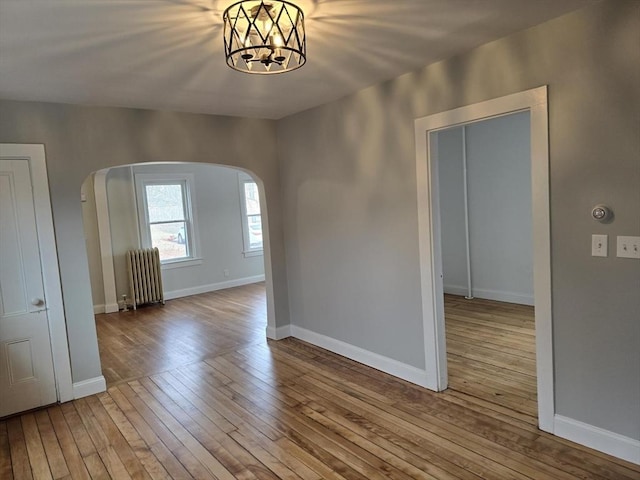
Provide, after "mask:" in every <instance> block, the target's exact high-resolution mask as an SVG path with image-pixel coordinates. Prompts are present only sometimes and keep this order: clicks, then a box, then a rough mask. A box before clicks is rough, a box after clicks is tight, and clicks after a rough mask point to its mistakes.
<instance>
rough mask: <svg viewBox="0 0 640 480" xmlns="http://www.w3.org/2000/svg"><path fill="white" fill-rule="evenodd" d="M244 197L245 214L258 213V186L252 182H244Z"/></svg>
mask: <svg viewBox="0 0 640 480" xmlns="http://www.w3.org/2000/svg"><path fill="white" fill-rule="evenodd" d="M244 198H245V199H246V205H247V215H260V197H259V196H258V186H257V185H256V184H255V183H254V182H245V184H244Z"/></svg>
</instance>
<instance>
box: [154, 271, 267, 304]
mask: <svg viewBox="0 0 640 480" xmlns="http://www.w3.org/2000/svg"><path fill="white" fill-rule="evenodd" d="M258 282H264V275H255V276H253V277H244V278H237V279H235V280H227V281H226V282H218V283H210V284H209V285H199V286H197V287H191V288H183V289H180V290H172V291H170V292H164V299H165V300H172V299H174V298H182V297H188V296H190V295H198V294H200V293H208V292H215V291H216V290H224V289H225V288H233V287H240V286H242V285H249V284H250V283H258Z"/></svg>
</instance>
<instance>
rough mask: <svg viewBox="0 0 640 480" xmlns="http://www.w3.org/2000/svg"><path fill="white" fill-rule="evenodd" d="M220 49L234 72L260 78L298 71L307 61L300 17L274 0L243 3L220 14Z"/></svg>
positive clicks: (289, 6) (292, 7)
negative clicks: (250, 74) (221, 21)
mask: <svg viewBox="0 0 640 480" xmlns="http://www.w3.org/2000/svg"><path fill="white" fill-rule="evenodd" d="M222 18H223V20H224V50H225V55H226V57H227V65H229V66H230V67H231V68H233V69H234V70H238V71H240V72H246V73H257V74H262V75H268V74H274V73H283V72H288V71H290V70H295V69H296V68H300V67H301V66H302V65H304V63H305V62H306V61H307V47H306V40H305V30H304V14H303V13H302V10H301V9H300V8H299V7H297V6H296V5H294V4H292V3H289V2H286V1H277V0H268V1H256V0H245V1H242V2H237V3H234V4H233V5H231V6H230V7H229V8H227V9H226V10H225V11H224V14H223V16H222Z"/></svg>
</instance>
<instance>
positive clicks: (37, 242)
mask: <svg viewBox="0 0 640 480" xmlns="http://www.w3.org/2000/svg"><path fill="white" fill-rule="evenodd" d="M0 166H1V168H0V171H1V172H2V174H1V177H0V180H1V186H0V198H1V200H0V201H1V205H0V215H1V216H2V219H1V220H0V228H1V229H2V231H1V232H0V261H1V262H2V268H1V270H2V271H1V272H0V283H1V285H0V288H2V293H1V294H0V297H2V299H1V301H2V305H1V306H0V312H2V313H0V322H1V324H0V326H1V328H0V344H1V346H0V382H2V383H1V385H0V416H2V415H6V414H7V413H8V412H12V413H13V412H15V411H22V410H25V409H29V408H33V407H34V406H37V405H44V404H48V403H52V402H56V401H61V402H65V401H68V400H72V399H73V386H72V379H71V365H70V359H69V350H68V343H67V332H66V322H65V316H64V309H63V304H62V291H61V285H60V274H59V270H58V257H57V250H56V244H55V237H54V230H53V219H52V215H51V204H50V200H49V186H48V181H47V172H46V163H45V155H44V146H43V145H25V144H0ZM17 242H19V243H17ZM21 312H22V313H21ZM18 317H21V318H20V320H19V321H18ZM31 362H33V363H32V364H30V363H31ZM5 382H6V383H5ZM18 391H21V392H22V393H20V394H18V393H17V392H18Z"/></svg>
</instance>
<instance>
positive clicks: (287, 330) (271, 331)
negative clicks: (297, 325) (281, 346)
mask: <svg viewBox="0 0 640 480" xmlns="http://www.w3.org/2000/svg"><path fill="white" fill-rule="evenodd" d="M290 336H291V325H284V326H282V327H278V328H275V327H271V326H267V338H270V339H271V340H282V339H283V338H287V337H290Z"/></svg>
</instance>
